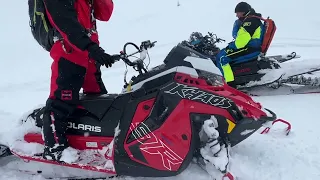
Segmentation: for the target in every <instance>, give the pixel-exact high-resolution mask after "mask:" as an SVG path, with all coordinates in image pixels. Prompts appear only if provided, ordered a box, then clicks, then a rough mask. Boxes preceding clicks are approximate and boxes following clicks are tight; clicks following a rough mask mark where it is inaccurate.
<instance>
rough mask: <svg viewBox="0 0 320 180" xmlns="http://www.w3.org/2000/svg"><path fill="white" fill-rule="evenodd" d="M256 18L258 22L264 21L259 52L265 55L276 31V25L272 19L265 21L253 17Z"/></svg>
mask: <svg viewBox="0 0 320 180" xmlns="http://www.w3.org/2000/svg"><path fill="white" fill-rule="evenodd" d="M253 17H256V18H259V19H260V20H262V21H264V24H263V26H264V36H263V40H262V45H261V52H262V53H263V54H264V55H265V54H266V53H267V51H268V49H269V47H270V44H271V42H272V40H273V36H274V34H275V32H276V30H277V27H276V24H275V23H274V21H273V20H272V19H270V18H269V17H268V18H267V19H264V18H262V17H259V16H253Z"/></svg>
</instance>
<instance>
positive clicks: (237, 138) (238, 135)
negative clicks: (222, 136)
mask: <svg viewBox="0 0 320 180" xmlns="http://www.w3.org/2000/svg"><path fill="white" fill-rule="evenodd" d="M265 110H266V111H268V112H269V113H270V115H271V116H263V117H260V118H258V119H257V118H247V117H244V118H242V119H241V120H239V121H238V122H237V124H236V125H235V127H234V129H233V130H232V131H231V132H230V133H229V140H230V143H231V146H235V145H237V144H238V143H240V142H241V141H243V140H245V139H246V138H248V137H249V136H251V135H252V134H253V133H254V132H256V131H257V130H258V129H260V128H261V127H262V126H263V124H265V123H267V122H272V121H275V120H276V119H277V115H276V114H275V113H274V112H272V111H271V110H269V109H265Z"/></svg>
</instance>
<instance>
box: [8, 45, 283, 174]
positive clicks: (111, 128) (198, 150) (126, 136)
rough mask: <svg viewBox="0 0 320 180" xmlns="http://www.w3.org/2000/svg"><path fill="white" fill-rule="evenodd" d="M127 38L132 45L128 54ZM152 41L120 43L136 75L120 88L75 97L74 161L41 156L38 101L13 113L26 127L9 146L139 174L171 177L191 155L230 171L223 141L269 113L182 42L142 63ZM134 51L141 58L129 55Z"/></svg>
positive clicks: (240, 135)
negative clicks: (159, 60) (154, 62)
mask: <svg viewBox="0 0 320 180" xmlns="http://www.w3.org/2000/svg"><path fill="white" fill-rule="evenodd" d="M129 45H133V46H134V47H136V48H137V52H135V53H133V54H130V55H128V53H127V52H126V47H127V46H129ZM154 45H155V43H151V42H150V41H145V42H143V43H142V44H141V45H140V47H139V46H137V45H136V44H134V43H130V42H129V43H127V44H126V45H125V46H124V49H123V51H122V52H121V53H120V56H119V57H120V59H122V60H123V61H124V62H125V63H126V64H127V65H129V66H132V67H133V68H134V69H135V70H136V71H137V72H139V75H138V76H137V77H132V78H131V80H130V82H126V81H125V82H126V83H125V85H124V89H123V92H122V93H120V94H108V95H94V96H93V95H82V96H81V106H82V107H83V108H79V109H78V110H77V111H76V112H75V113H74V114H72V115H71V116H70V117H69V119H68V129H67V137H68V140H69V143H70V145H71V147H73V148H75V149H78V150H79V153H80V159H79V160H78V161H77V162H73V163H66V162H56V161H50V160H46V159H43V158H42V152H43V139H42V135H41V127H42V113H43V111H44V108H43V107H40V108H37V109H35V110H32V113H30V114H29V115H27V116H26V117H24V118H23V119H22V120H21V127H24V128H23V131H26V130H25V129H26V127H27V126H29V125H30V129H29V130H28V131H27V133H26V134H24V135H23V136H22V138H21V139H17V140H16V141H15V143H13V144H11V145H10V150H11V152H12V153H13V154H14V155H16V156H18V157H20V158H22V159H24V160H32V161H39V162H44V163H51V164H56V165H61V166H68V167H74V168H80V169H87V170H92V171H99V172H105V173H108V174H117V175H127V176H143V177H165V176H175V175H177V174H179V173H181V172H183V171H184V169H186V168H187V167H188V165H189V164H190V163H191V162H192V159H194V158H196V159H198V160H199V162H200V161H201V162H202V166H203V165H206V164H211V165H212V159H214V158H224V161H225V164H224V165H221V163H220V165H221V166H215V167H216V168H217V169H218V170H219V171H220V172H221V173H222V174H223V175H225V176H228V177H229V178H230V177H231V175H230V173H229V172H228V164H229V153H228V150H229V148H230V147H232V146H235V145H237V144H239V143H240V142H242V141H243V140H245V139H246V138H248V137H249V136H250V135H252V134H253V133H254V132H256V131H257V130H258V129H259V128H260V127H262V125H264V124H265V123H268V122H276V121H277V117H276V115H275V113H273V112H272V111H271V110H268V109H265V108H262V106H261V105H260V103H258V102H255V101H254V100H253V99H252V98H251V97H250V96H248V95H247V94H244V93H242V92H241V91H238V90H236V89H234V88H232V87H230V86H228V85H226V84H225V83H224V82H223V79H222V77H221V76H220V75H218V74H216V73H219V71H218V69H217V68H216V67H215V66H214V64H213V62H212V61H208V60H207V57H205V56H203V55H202V54H200V53H198V52H196V51H194V50H192V49H190V48H188V47H185V46H180V45H178V46H177V47H175V48H174V49H173V50H172V51H171V52H170V53H169V54H168V56H167V57H166V58H165V59H164V63H163V64H162V65H159V66H157V67H155V68H153V69H151V70H147V68H146V67H145V65H144V62H143V59H144V58H145V57H146V53H147V49H149V48H151V47H153V46H154ZM137 53H140V54H141V58H139V59H138V60H136V61H130V60H129V57H131V56H133V55H134V54H137ZM214 72H216V73H214ZM19 131H20V130H19ZM223 152H224V153H223ZM220 153H222V155H221V154H220ZM209 156H210V157H209ZM213 165H214V164H213Z"/></svg>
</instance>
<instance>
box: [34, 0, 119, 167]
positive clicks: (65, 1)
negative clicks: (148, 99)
mask: <svg viewBox="0 0 320 180" xmlns="http://www.w3.org/2000/svg"><path fill="white" fill-rule="evenodd" d="M43 3H44V4H43ZM31 6H32V7H31ZM33 7H34V9H35V10H34V12H32V11H33ZM36 8H37V9H36ZM38 8H39V9H38ZM113 8H114V5H113V2H112V0H77V1H74V0H44V1H33V0H29V15H30V17H31V18H32V19H31V23H33V22H34V26H36V25H38V27H36V28H33V29H32V31H33V35H34V37H35V38H36V37H38V39H37V38H36V39H37V41H38V42H39V43H40V44H41V45H42V46H43V47H49V48H45V49H46V50H48V51H50V55H51V57H52V59H53V63H52V66H51V70H52V74H51V87H50V96H49V98H48V100H47V102H46V106H45V107H44V108H45V109H44V114H43V116H41V117H42V119H43V128H42V129H43V135H44V136H43V137H44V142H45V149H44V153H43V157H44V158H45V159H52V160H56V161H59V160H60V158H61V156H62V152H63V151H64V150H65V149H67V148H68V147H69V143H68V140H67V138H66V135H65V132H66V129H67V124H68V123H67V122H66V121H67V118H68V116H69V115H70V114H72V113H73V112H74V111H75V109H76V108H77V106H78V103H79V91H80V89H81V88H83V91H84V93H85V94H104V93H107V90H106V88H105V86H104V84H103V82H102V79H101V71H100V66H101V65H105V66H106V67H111V66H112V64H113V63H114V58H113V56H111V55H109V54H107V53H105V51H104V50H103V49H102V48H101V47H100V46H99V38H98V33H97V29H96V28H97V27H96V19H98V20H101V21H108V20H109V18H110V17H111V15H112V12H113ZM40 10H42V11H43V12H42V13H45V15H46V16H45V17H46V18H47V19H48V20H49V22H44V21H45V19H44V18H43V17H42V19H41V17H40V16H39V11H40ZM30 12H31V13H30ZM37 18H39V19H37ZM37 20H38V22H36V21H37ZM41 23H43V24H42V26H39V25H41ZM48 23H49V25H51V26H52V28H51V29H49V30H48V27H51V26H49V25H48ZM43 27H45V28H46V31H42V32H44V33H43V36H41V35H42V34H41V33H34V31H37V30H38V31H40V30H41V29H40V28H43ZM52 29H54V31H52ZM50 32H52V34H50ZM46 33H47V34H46ZM35 34H36V35H35ZM38 34H40V37H39V36H37V35H38ZM52 36H53V41H52V43H50V40H51V39H50V38H52ZM48 39H50V40H48ZM48 41H49V42H48ZM35 114H36V112H35V113H34V114H32V115H31V116H35ZM68 149H70V150H71V151H69V152H76V151H75V150H74V149H72V148H68Z"/></svg>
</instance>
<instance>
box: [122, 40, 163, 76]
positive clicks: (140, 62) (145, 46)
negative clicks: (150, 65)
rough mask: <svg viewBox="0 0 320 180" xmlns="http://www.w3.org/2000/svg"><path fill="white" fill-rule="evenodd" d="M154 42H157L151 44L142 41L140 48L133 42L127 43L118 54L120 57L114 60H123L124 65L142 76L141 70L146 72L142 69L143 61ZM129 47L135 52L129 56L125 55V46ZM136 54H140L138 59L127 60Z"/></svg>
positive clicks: (148, 41)
mask: <svg viewBox="0 0 320 180" xmlns="http://www.w3.org/2000/svg"><path fill="white" fill-rule="evenodd" d="M156 42H157V41H154V42H151V41H150V40H147V41H143V42H141V45H140V47H139V46H138V45H136V44H135V43H133V42H127V43H126V44H125V45H124V46H123V50H122V51H121V52H120V55H118V58H116V60H120V59H121V60H123V62H124V63H126V64H127V65H128V66H132V67H133V68H134V69H135V70H136V71H139V73H140V74H142V70H143V71H144V72H147V70H146V68H145V67H144V64H143V60H144V59H145V58H146V57H147V53H148V49H150V48H152V47H154V46H155V43H156ZM129 45H131V46H133V47H135V48H136V49H137V51H136V52H134V53H131V54H127V46H129ZM138 53H140V57H139V58H138V59H137V60H135V61H130V60H129V57H131V56H134V55H136V54H138Z"/></svg>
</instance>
